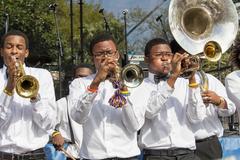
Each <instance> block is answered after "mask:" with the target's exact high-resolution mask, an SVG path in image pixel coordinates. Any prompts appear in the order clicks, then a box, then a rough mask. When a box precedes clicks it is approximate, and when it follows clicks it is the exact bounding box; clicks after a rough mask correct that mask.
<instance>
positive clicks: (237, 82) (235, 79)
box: [225, 70, 240, 125]
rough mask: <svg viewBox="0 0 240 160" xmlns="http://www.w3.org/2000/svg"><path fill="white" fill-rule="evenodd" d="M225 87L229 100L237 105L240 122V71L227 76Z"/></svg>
mask: <svg viewBox="0 0 240 160" xmlns="http://www.w3.org/2000/svg"><path fill="white" fill-rule="evenodd" d="M225 87H226V90H227V94H228V97H229V99H231V100H232V101H233V102H234V104H235V105H236V108H237V111H238V117H239V122H240V70H237V71H233V72H232V73H230V74H228V75H227V76H226V78H225ZM239 125H240V124H239Z"/></svg>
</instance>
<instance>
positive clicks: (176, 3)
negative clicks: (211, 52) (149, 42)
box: [168, 0, 238, 57]
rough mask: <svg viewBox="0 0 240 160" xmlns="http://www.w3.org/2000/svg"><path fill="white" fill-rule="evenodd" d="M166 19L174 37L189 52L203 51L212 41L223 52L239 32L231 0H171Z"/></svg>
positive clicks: (235, 12)
mask: <svg viewBox="0 0 240 160" xmlns="http://www.w3.org/2000/svg"><path fill="white" fill-rule="evenodd" d="M168 20H169V25H170V30H171V32H172V34H173V36H174V38H175V39H176V41H177V42H178V43H179V44H180V46H182V48H183V49H184V50H186V51H187V52H188V53H190V54H192V55H196V54H199V53H201V52H203V50H204V46H205V45H206V44H207V43H208V42H211V41H214V42H217V43H218V45H219V46H221V50H222V52H225V51H226V50H227V49H228V48H229V47H230V46H231V45H232V43H233V41H234V39H235V37H236V35H237V32H238V14H237V10H236V7H235V5H234V4H233V2H232V0H171V2H170V4H169V17H168ZM207 50H208V49H207ZM206 57H207V56H206Z"/></svg>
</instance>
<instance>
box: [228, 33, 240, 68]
mask: <svg viewBox="0 0 240 160" xmlns="http://www.w3.org/2000/svg"><path fill="white" fill-rule="evenodd" d="M230 63H231V64H232V65H233V66H236V67H238V68H239V69H240V38H237V39H236V41H235V44H234V46H233V50H232V53H231V55H230Z"/></svg>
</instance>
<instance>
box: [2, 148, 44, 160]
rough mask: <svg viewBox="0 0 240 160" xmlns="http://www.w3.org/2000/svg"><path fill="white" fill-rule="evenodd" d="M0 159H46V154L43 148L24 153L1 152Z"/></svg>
mask: <svg viewBox="0 0 240 160" xmlns="http://www.w3.org/2000/svg"><path fill="white" fill-rule="evenodd" d="M0 160H45V154H44V152H43V149H42V148H41V149H37V150H35V151H30V152H27V153H23V154H13V153H5V152H0Z"/></svg>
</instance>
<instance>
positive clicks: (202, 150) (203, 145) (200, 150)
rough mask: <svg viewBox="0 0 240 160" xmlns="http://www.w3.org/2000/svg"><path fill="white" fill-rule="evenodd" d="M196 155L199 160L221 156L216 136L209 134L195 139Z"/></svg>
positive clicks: (209, 159)
mask: <svg viewBox="0 0 240 160" xmlns="http://www.w3.org/2000/svg"><path fill="white" fill-rule="evenodd" d="M196 147H197V149H196V155H197V156H198V157H199V158H200V159H201V160H213V159H221V158H222V152H223V151H222V147H221V144H220V142H219V140H218V137H217V136H211V137H208V138H205V139H202V140H197V141H196Z"/></svg>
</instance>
